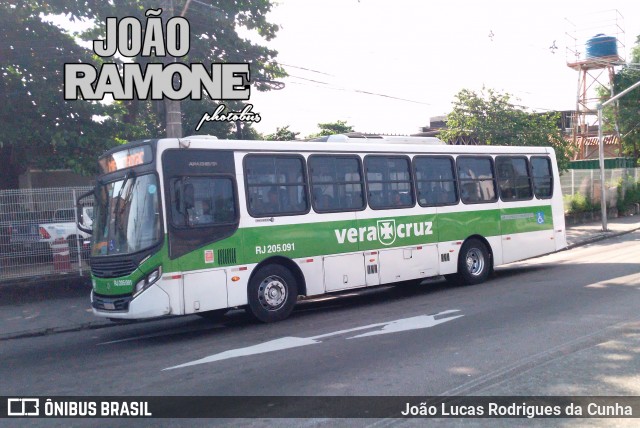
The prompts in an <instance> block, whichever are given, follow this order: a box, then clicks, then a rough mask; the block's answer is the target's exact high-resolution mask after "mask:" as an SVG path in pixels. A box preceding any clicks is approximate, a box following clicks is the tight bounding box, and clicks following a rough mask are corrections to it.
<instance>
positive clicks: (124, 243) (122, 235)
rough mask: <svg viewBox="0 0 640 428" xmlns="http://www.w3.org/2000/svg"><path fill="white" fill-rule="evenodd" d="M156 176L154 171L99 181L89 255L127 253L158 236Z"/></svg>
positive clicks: (149, 245) (159, 234)
mask: <svg viewBox="0 0 640 428" xmlns="http://www.w3.org/2000/svg"><path fill="white" fill-rule="evenodd" d="M158 189H159V186H158V179H157V177H156V176H155V175H154V174H148V175H143V176H140V177H135V176H133V174H131V173H129V174H127V175H126V176H125V177H124V178H123V179H121V180H119V181H114V182H111V183H106V184H100V185H98V188H97V191H96V204H95V212H94V223H93V240H92V242H93V243H92V247H91V255H92V256H105V255H114V254H130V253H135V252H137V251H141V250H144V249H146V248H149V247H151V246H152V245H154V244H156V243H157V242H158V241H159V240H160V238H161V231H162V227H161V224H160V198H159V190H158Z"/></svg>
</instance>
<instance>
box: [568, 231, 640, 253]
mask: <svg viewBox="0 0 640 428" xmlns="http://www.w3.org/2000/svg"><path fill="white" fill-rule="evenodd" d="M636 230H640V227H636V228H633V229H629V230H623V231H621V232H611V231H609V232H599V234H598V235H596V236H593V237H590V238H587V239H585V240H583V241H580V242H576V243H573V244H570V245H567V248H566V250H571V249H573V248H577V247H583V246H585V245H589V244H592V243H594V242H598V241H603V240H605V239H609V238H615V237H617V236H622V235H626V234H627V233H632V232H635V231H636Z"/></svg>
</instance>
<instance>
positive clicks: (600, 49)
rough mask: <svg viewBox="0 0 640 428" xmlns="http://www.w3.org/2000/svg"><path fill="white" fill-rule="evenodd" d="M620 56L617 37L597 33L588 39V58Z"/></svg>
mask: <svg viewBox="0 0 640 428" xmlns="http://www.w3.org/2000/svg"><path fill="white" fill-rule="evenodd" d="M607 56H618V44H617V41H616V38H615V37H611V36H605V35H604V34H596V35H595V36H593V37H592V38H590V39H589V40H587V58H602V57H607Z"/></svg>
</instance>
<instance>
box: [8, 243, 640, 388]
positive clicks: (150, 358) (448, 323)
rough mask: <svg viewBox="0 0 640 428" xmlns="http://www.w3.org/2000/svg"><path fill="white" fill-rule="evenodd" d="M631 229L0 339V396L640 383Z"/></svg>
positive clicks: (638, 255)
mask: <svg viewBox="0 0 640 428" xmlns="http://www.w3.org/2000/svg"><path fill="white" fill-rule="evenodd" d="M639 241H640V231H636V232H633V233H630V234H627V235H623V236H619V237H616V238H613V239H609V240H605V241H601V242H599V243H596V244H592V245H590V246H586V247H579V248H574V249H572V250H570V251H565V252H561V253H557V254H553V255H549V256H545V257H541V258H538V259H533V260H530V261H527V262H522V263H517V264H512V265H509V266H505V267H502V268H499V269H498V270H497V271H496V273H495V276H494V277H493V278H492V279H491V280H490V281H489V282H487V283H485V284H482V285H479V286H474V287H451V286H449V285H448V284H446V283H431V284H422V285H415V284H414V285H406V286H402V287H385V288H379V289H375V290H368V291H365V292H354V293H350V294H348V295H346V296H341V297H334V296H328V297H325V298H323V299H318V300H317V301H310V302H304V303H303V304H301V305H299V307H298V309H297V310H296V311H295V312H294V314H293V316H292V317H291V318H290V319H289V320H286V321H284V322H281V323H276V324H269V325H260V324H255V323H253V322H252V321H251V320H249V319H248V318H247V317H246V316H245V315H244V314H243V313H242V312H236V313H232V314H231V315H230V316H229V317H228V319H227V321H226V322H225V323H224V324H216V323H212V322H209V321H205V320H200V319H196V318H193V317H190V318H179V319H171V320H165V321H160V322H155V323H144V324H133V325H126V326H122V327H119V328H110V329H99V330H84V331H78V332H70V333H62V334H57V335H50V336H44V337H33V338H24V339H14V340H11V341H5V342H0V360H2V362H3V363H2V366H1V367H0V379H2V382H0V395H165V394H166V395H291V396H296V395H310V396H314V395H340V396H342V395H420V396H424V395H451V394H455V395H511V394H517V395H640V375H638V373H640V341H639V338H640V314H639V313H638V307H640V264H639V261H640V245H638V243H639Z"/></svg>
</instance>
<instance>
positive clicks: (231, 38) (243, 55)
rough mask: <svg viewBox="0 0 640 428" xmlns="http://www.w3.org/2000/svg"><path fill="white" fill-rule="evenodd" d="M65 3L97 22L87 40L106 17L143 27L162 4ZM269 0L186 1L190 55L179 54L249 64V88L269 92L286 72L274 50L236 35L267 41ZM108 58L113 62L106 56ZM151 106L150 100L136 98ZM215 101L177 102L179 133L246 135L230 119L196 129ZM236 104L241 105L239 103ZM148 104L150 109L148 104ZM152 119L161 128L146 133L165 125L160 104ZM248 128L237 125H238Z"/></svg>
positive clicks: (180, 0) (179, 4) (97, 34)
mask: <svg viewBox="0 0 640 428" xmlns="http://www.w3.org/2000/svg"><path fill="white" fill-rule="evenodd" d="M63 3H67V5H65V6H64V7H66V9H67V13H70V14H71V16H72V17H75V18H83V19H90V20H93V21H94V22H95V24H96V25H95V26H94V27H93V28H91V29H89V30H88V31H86V32H85V33H83V34H82V38H83V39H85V40H87V41H90V40H94V39H104V37H105V31H106V29H105V20H106V18H107V17H109V16H118V17H124V16H134V17H136V18H138V19H139V20H140V21H141V22H142V24H143V28H144V23H145V22H146V17H145V15H144V14H145V12H146V11H147V10H148V9H155V8H158V7H160V6H162V3H161V2H158V1H150V0H144V1H138V0H123V1H118V2H106V1H102V0H89V1H86V2H85V5H86V6H84V7H75V6H73V4H74V3H75V2H73V1H71V0H67V1H65V2H63ZM172 3H173V5H174V14H175V15H179V14H180V12H181V11H183V10H184V7H185V4H186V0H173V2H172ZM271 8H272V1H271V0H255V1H250V2H247V1H236V0H218V1H215V2H212V1H208V2H205V1H198V2H192V1H191V2H189V4H188V7H187V9H186V12H185V15H184V17H185V18H186V19H187V20H188V21H189V25H190V29H191V38H190V50H189V53H188V54H187V55H186V56H184V57H182V58H180V59H179V61H180V62H184V63H204V64H210V63H214V62H218V63H220V62H222V63H250V64H251V83H252V85H251V88H252V90H258V91H267V90H270V89H271V88H272V84H273V82H274V80H275V79H277V78H280V77H283V76H285V75H286V73H285V72H284V70H283V69H282V67H280V66H279V65H278V64H277V62H276V61H275V57H276V55H277V51H275V50H273V49H269V48H267V47H265V46H262V45H260V44H255V43H253V42H252V41H250V40H249V39H247V38H245V37H242V36H240V35H239V34H238V29H239V28H241V27H244V28H247V29H249V30H255V31H256V32H257V34H258V35H260V36H261V37H262V38H263V39H264V40H266V41H269V40H271V39H273V38H274V37H275V36H276V33H277V31H278V28H279V27H278V26H277V25H275V24H271V23H269V22H268V21H267V14H268V13H269V12H270V11H271ZM167 16H170V11H167V10H164V11H163V13H162V17H163V19H166V18H167ZM132 60H133V61H135V62H138V63H140V64H147V63H149V62H159V61H162V60H163V59H161V58H155V57H151V58H145V57H141V56H138V57H135V58H132ZM109 61H111V60H110V59H109ZM138 102H139V103H140V102H141V103H147V104H151V103H152V102H151V101H138ZM224 104H225V105H226V106H227V107H228V108H229V109H230V110H233V111H240V110H242V106H243V105H242V103H239V102H225V103H224ZM218 105H219V102H218V101H213V100H210V99H208V98H206V97H205V99H203V100H190V99H186V100H183V101H182V102H181V109H182V123H183V127H182V129H183V132H184V134H185V135H193V134H211V135H216V136H218V137H219V138H237V137H238V136H239V134H240V135H241V136H242V138H246V136H245V135H244V134H245V132H243V131H242V130H240V131H238V129H237V128H236V127H235V124H233V123H228V122H226V123H221V122H207V123H206V124H204V125H203V126H202V128H201V129H200V131H195V127H196V125H197V124H198V122H199V121H200V118H201V117H202V115H203V114H204V113H205V112H208V113H213V112H214V111H215V109H216V107H217V106H218ZM238 105H240V108H237V106H238ZM147 108H149V107H147ZM158 110H159V112H161V113H162V114H157V115H156V116H155V118H154V120H155V123H154V124H153V126H152V128H154V129H157V130H160V131H161V132H160V133H155V134H151V135H147V137H150V136H151V137H160V136H162V135H161V134H162V133H163V129H164V122H165V117H164V112H163V110H162V107H160V108H159V109H158ZM245 126H248V125H246V124H244V125H241V128H243V127H245ZM246 134H247V136H257V135H258V134H257V133H256V132H255V131H251V132H250V131H247V132H246Z"/></svg>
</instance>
